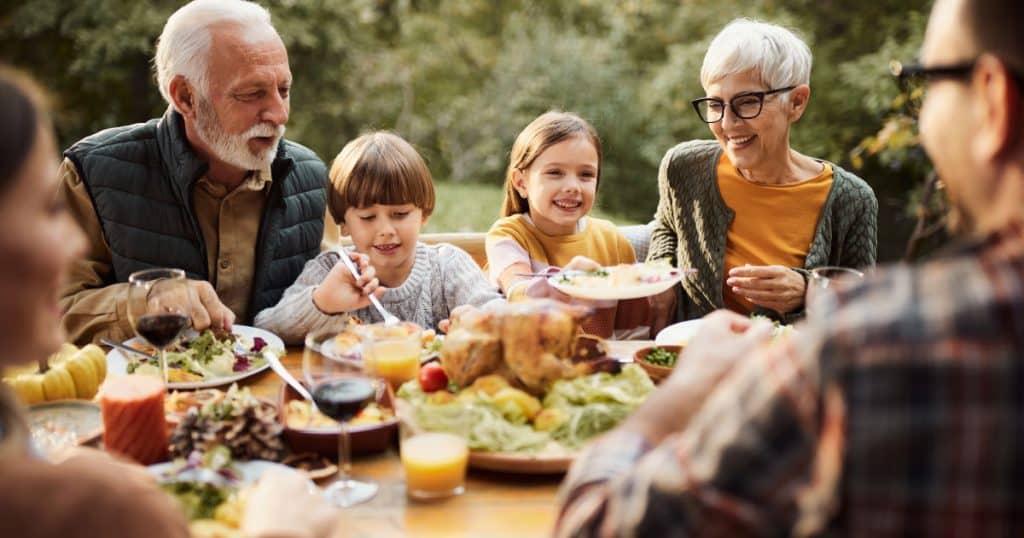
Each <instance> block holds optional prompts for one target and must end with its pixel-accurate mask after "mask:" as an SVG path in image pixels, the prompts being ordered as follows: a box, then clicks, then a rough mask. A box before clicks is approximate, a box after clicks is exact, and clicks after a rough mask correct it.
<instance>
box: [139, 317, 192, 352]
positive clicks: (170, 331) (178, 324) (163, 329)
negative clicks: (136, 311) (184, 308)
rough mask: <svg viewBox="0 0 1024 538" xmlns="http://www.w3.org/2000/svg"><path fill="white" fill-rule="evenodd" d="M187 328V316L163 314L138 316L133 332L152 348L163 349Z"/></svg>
mask: <svg viewBox="0 0 1024 538" xmlns="http://www.w3.org/2000/svg"><path fill="white" fill-rule="evenodd" d="M188 326H189V317H188V316H186V315H184V314H178V313H174V312H163V313H159V314H145V315H143V316H140V317H139V319H138V321H136V322H135V331H136V332H138V333H139V335H140V336H142V337H143V338H145V339H146V341H147V342H149V343H150V344H152V345H153V346H156V347H157V348H160V349H164V348H166V347H167V346H169V345H170V344H172V343H173V342H174V341H175V340H177V339H178V337H179V336H181V333H182V331H184V330H185V328H187V327H188Z"/></svg>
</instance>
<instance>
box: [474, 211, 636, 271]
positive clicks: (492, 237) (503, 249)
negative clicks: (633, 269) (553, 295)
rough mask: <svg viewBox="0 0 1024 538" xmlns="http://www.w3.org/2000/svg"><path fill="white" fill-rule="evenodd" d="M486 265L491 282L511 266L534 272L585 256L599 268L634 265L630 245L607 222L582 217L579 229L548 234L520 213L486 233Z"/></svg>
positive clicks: (505, 219)
mask: <svg viewBox="0 0 1024 538" xmlns="http://www.w3.org/2000/svg"><path fill="white" fill-rule="evenodd" d="M486 248H487V262H488V269H489V273H490V276H491V280H492V281H493V282H494V283H497V281H498V277H499V276H500V275H501V273H502V271H504V270H505V269H507V268H508V267H509V266H510V265H512V264H514V263H528V264H530V270H531V271H533V272H542V271H544V270H546V269H547V268H549V267H563V266H564V265H566V264H567V263H569V262H570V261H572V259H573V257H574V256H586V257H588V258H590V259H592V260H594V261H596V262H597V263H599V264H601V265H616V264H620V263H634V262H636V255H635V254H634V253H633V246H632V245H630V244H629V241H628V240H627V239H626V238H625V236H623V235H622V233H621V232H619V230H618V228H616V227H615V225H614V224H612V223H611V222H609V221H607V220H603V219H595V218H593V217H584V220H583V223H582V230H580V231H577V232H576V233H573V234H569V235H547V234H545V233H544V232H542V231H540V230H539V229H538V228H537V226H535V225H534V224H533V222H531V221H530V219H529V217H527V216H526V215H523V214H519V215H512V216H510V217H504V218H501V219H498V221H497V222H495V223H494V225H493V226H491V229H490V230H489V231H488V232H487V240H486Z"/></svg>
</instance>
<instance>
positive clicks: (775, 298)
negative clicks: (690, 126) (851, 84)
mask: <svg viewBox="0 0 1024 538" xmlns="http://www.w3.org/2000/svg"><path fill="white" fill-rule="evenodd" d="M810 73H811V51H810V50H809V48H808V47H807V45H806V44H805V43H804V42H803V41H801V40H800V39H799V38H798V37H797V36H796V35H794V34H793V33H792V32H790V31H789V30H787V29H785V28H782V27H780V26H777V25H774V24H767V23H763V22H755V21H750V20H745V19H741V20H736V21H733V22H732V23H730V24H729V25H728V26H726V27H725V29H723V30H722V31H721V32H720V33H719V34H718V35H717V36H716V37H715V38H714V40H713V41H712V42H711V45H710V46H709V47H708V51H707V53H706V55H705V56H704V65H703V67H702V68H701V84H702V85H703V86H704V91H705V93H706V96H705V97H702V98H699V99H695V100H694V101H693V107H694V109H695V110H696V112H697V115H698V116H699V117H700V119H701V121H704V122H706V123H707V124H708V126H709V127H710V128H711V133H712V134H713V135H714V137H715V140H714V141H710V140H694V141H689V142H684V143H682V144H679V145H677V146H676V147H674V148H672V149H670V150H669V151H668V153H666V154H665V157H664V159H663V160H662V162H661V167H660V170H659V172H658V188H659V193H660V201H659V203H658V210H657V213H656V216H655V228H654V231H653V232H652V238H651V247H650V251H649V253H648V256H647V259H648V260H657V259H669V260H671V261H672V262H673V263H674V264H677V265H678V266H680V267H693V268H695V269H696V272H695V273H694V274H691V275H689V276H688V277H687V278H686V280H684V281H683V283H682V289H681V290H679V289H678V288H677V290H676V291H674V292H667V293H665V294H662V295H660V296H658V297H657V298H656V299H655V311H656V312H658V313H660V315H661V316H663V317H664V320H663V321H662V323H664V322H666V321H671V318H672V317H675V318H677V320H685V319H693V318H698V317H701V316H704V315H705V314H707V313H709V312H711V311H712V310H715V309H717V308H722V307H725V308H728V309H730V310H734V311H736V312H739V313H742V314H751V313H756V314H761V315H767V316H769V317H772V318H774V319H777V320H781V321H787V322H788V321H792V320H794V319H796V318H798V317H799V316H800V315H802V313H803V304H804V295H805V290H806V287H807V280H808V274H809V273H808V271H809V270H810V269H812V268H814V267H818V266H843V267H853V268H858V267H865V266H870V265H873V264H874V262H875V250H876V232H877V229H876V216H877V212H878V202H877V200H876V199H875V195H874V193H873V192H872V190H871V188H870V187H869V186H868V185H867V183H865V182H864V181H863V180H862V179H860V178H859V177H857V176H855V175H854V174H852V173H850V172H848V171H846V170H844V169H842V168H840V167H839V166H838V165H836V164H834V163H830V162H828V161H825V160H822V159H817V158H814V157H809V156H807V155H804V154H802V153H800V152H798V151H796V150H795V149H793V148H792V147H790V144H789V133H790V128H791V126H792V125H793V124H794V123H796V122H797V121H798V120H799V119H800V117H801V116H803V114H804V111H805V110H806V109H807V104H808V101H809V99H810V95H811V89H810V86H809V82H810Z"/></svg>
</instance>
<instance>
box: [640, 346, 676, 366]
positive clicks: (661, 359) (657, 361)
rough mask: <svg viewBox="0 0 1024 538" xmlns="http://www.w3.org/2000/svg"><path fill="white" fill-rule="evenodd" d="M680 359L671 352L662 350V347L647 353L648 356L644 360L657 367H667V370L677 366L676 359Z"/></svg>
mask: <svg viewBox="0 0 1024 538" xmlns="http://www.w3.org/2000/svg"><path fill="white" fill-rule="evenodd" d="M678 358H679V355H678V354H676V353H672V352H671V351H668V350H666V349H662V348H660V347H656V348H654V349H652V350H651V351H650V352H649V353H647V356H646V357H644V359H645V360H646V361H647V362H649V363H651V364H654V365H656V366H665V367H667V368H671V367H673V366H675V365H676V359H678Z"/></svg>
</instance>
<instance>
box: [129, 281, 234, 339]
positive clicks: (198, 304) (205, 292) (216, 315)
mask: <svg viewBox="0 0 1024 538" xmlns="http://www.w3.org/2000/svg"><path fill="white" fill-rule="evenodd" d="M164 282H174V281H173V280H166V281H158V282H156V283H155V284H153V287H152V289H150V291H149V306H148V308H149V309H150V310H151V311H162V312H181V313H183V314H185V315H187V316H188V317H189V319H191V320H192V327H194V328H195V329H196V330H197V331H202V330H204V329H213V330H214V331H222V332H228V331H230V330H231V326H232V325H233V324H234V323H235V314H234V312H232V311H231V310H230V309H229V308H228V307H226V306H224V303H222V302H220V298H219V297H217V292H216V291H214V289H213V286H211V285H210V283H209V282H207V281H205V280H186V281H185V285H184V286H177V285H175V286H168V285H163V284H164ZM179 282H180V281H179Z"/></svg>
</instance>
